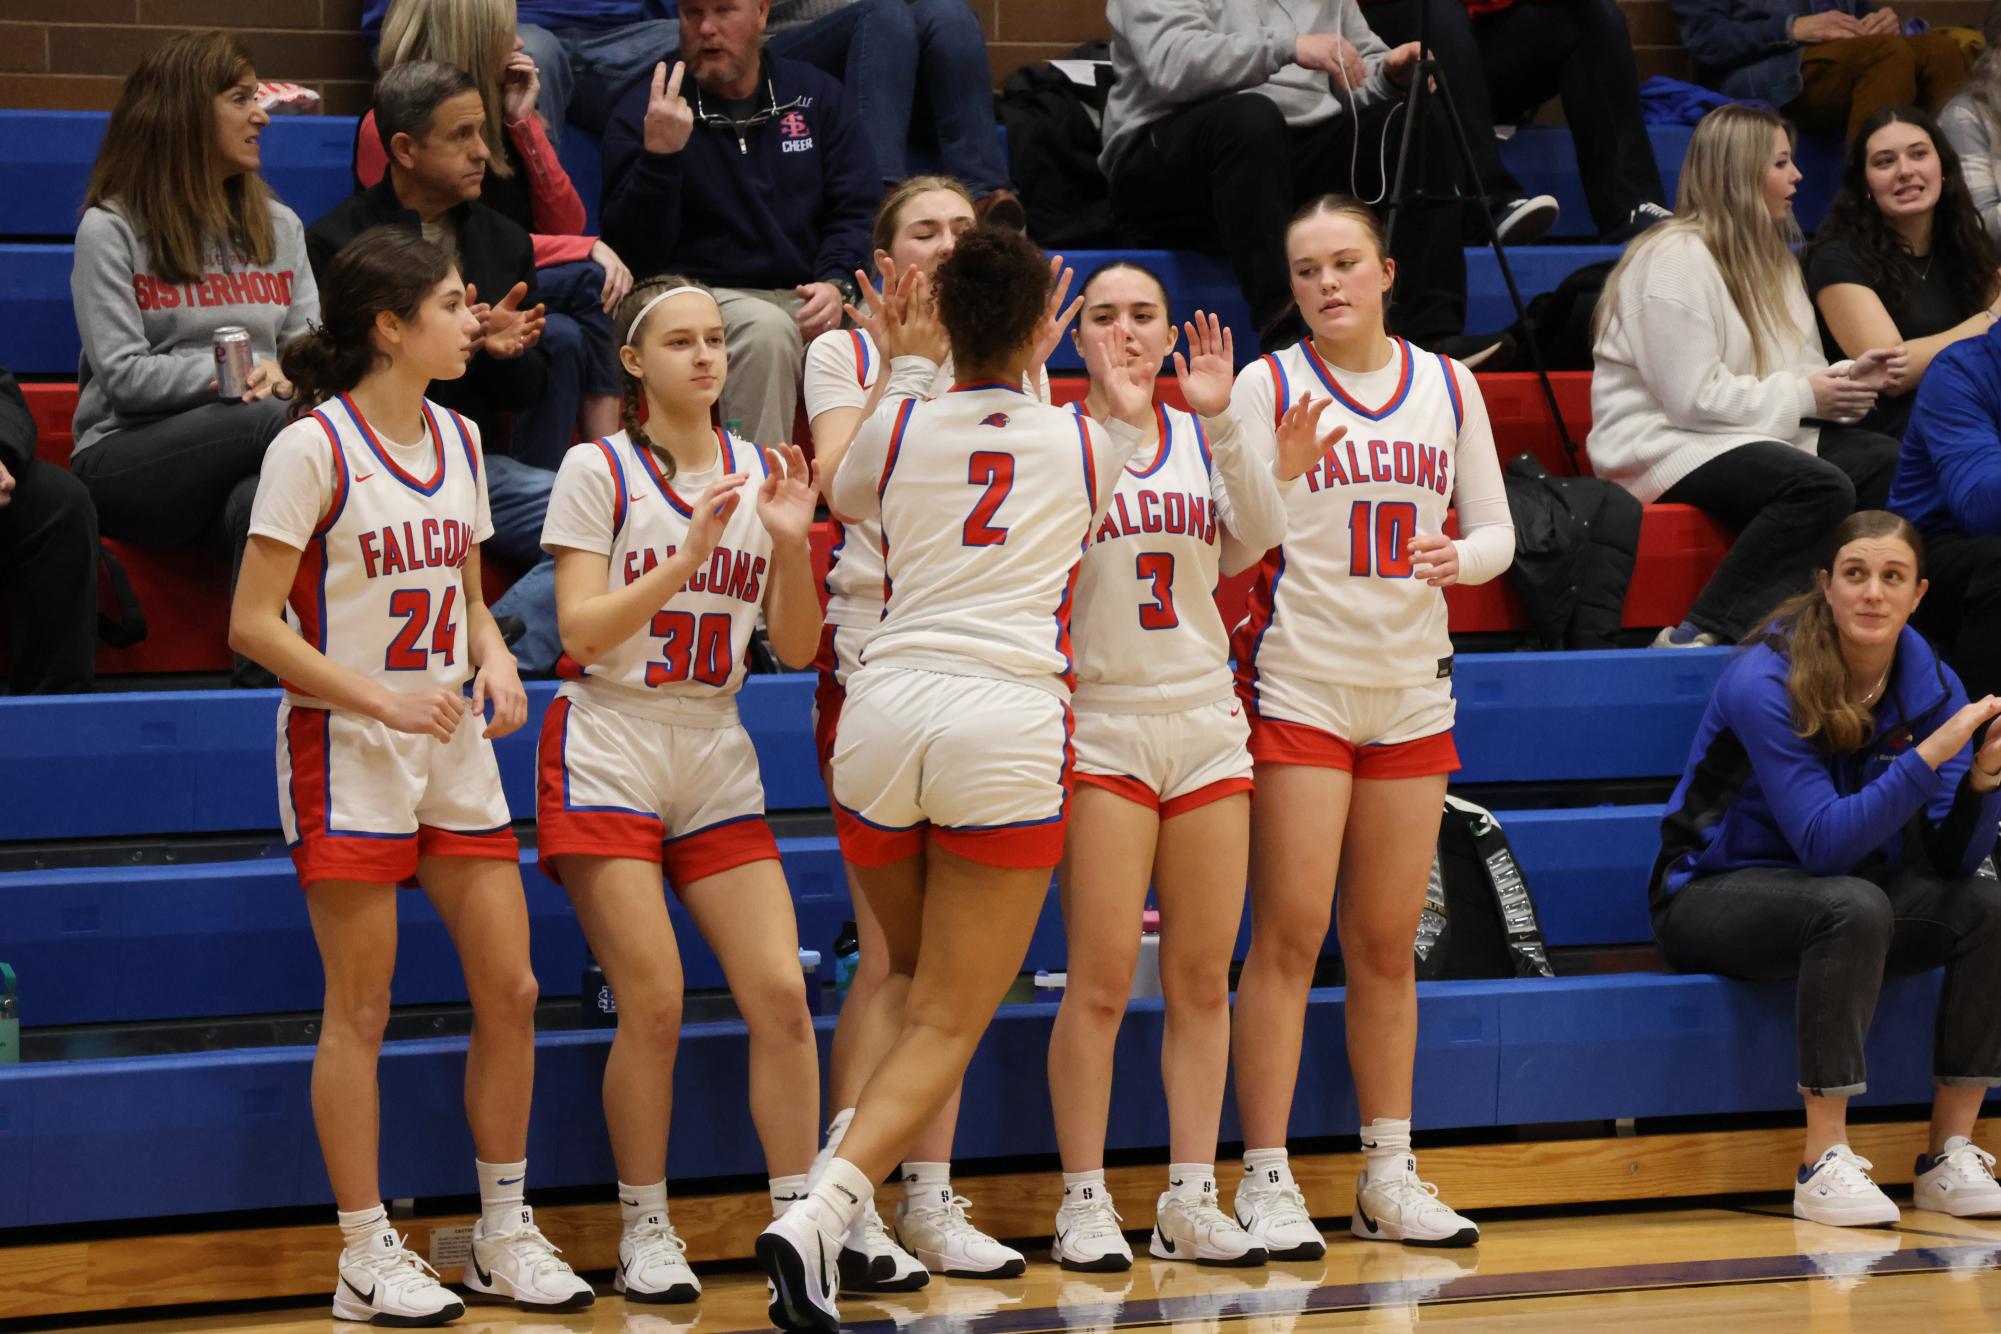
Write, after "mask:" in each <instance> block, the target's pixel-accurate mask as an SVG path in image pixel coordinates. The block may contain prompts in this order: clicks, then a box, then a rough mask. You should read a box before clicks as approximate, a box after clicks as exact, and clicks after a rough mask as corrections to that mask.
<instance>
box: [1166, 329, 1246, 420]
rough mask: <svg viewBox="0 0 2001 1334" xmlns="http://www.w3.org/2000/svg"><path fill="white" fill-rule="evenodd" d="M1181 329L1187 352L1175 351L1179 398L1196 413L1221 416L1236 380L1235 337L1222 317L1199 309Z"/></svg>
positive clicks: (1198, 414)
mask: <svg viewBox="0 0 2001 1334" xmlns="http://www.w3.org/2000/svg"><path fill="white" fill-rule="evenodd" d="M1181 331H1182V333H1183V334H1184V335H1186V336H1187V339H1188V355H1187V356H1186V357H1184V356H1182V355H1181V353H1179V352H1176V353H1175V354H1174V378H1175V379H1176V380H1178V381H1180V383H1181V397H1182V398H1184V399H1186V400H1187V402H1188V406H1189V407H1190V408H1192V409H1193V410H1194V411H1195V414H1196V415H1197V416H1201V417H1220V416H1222V415H1223V414H1224V413H1225V412H1227V411H1228V410H1229V407H1230V388H1231V386H1232V385H1234V384H1235V383H1236V365H1237V363H1236V343H1235V340H1234V339H1233V338H1232V337H1231V334H1230V331H1229V330H1228V329H1226V328H1224V327H1223V322H1222V321H1221V320H1219V319H1217V318H1216V317H1215V316H1214V315H1208V314H1204V313H1203V312H1202V311H1199V310H1198V311H1196V312H1195V318H1194V319H1193V320H1191V321H1189V322H1187V323H1185V324H1183V325H1182V326H1181Z"/></svg>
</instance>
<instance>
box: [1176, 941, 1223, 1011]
mask: <svg viewBox="0 0 2001 1334" xmlns="http://www.w3.org/2000/svg"><path fill="white" fill-rule="evenodd" d="M1160 991H1161V995H1163V996H1165V997H1166V998H1167V1004H1168V1006H1169V1007H1170V1008H1171V1009H1173V1010H1175V1011H1176V1012H1178V1013H1182V1014H1187V1015H1190V1016H1192V1017H1196V1018H1200V1017H1202V1016H1204V1015H1214V1014H1217V1013H1221V1012H1225V1011H1227V1010H1228V1009H1229V1008H1230V960H1229V956H1227V955H1224V956H1223V957H1221V958H1207V959H1183V958H1176V957H1173V956H1170V955H1163V956H1162V957H1161V960H1160Z"/></svg>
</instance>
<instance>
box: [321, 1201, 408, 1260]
mask: <svg viewBox="0 0 2001 1334" xmlns="http://www.w3.org/2000/svg"><path fill="white" fill-rule="evenodd" d="M334 1216H335V1217H336V1218H338V1219H339V1220H340V1242H341V1249H342V1250H344V1251H346V1252H347V1253H348V1254H349V1255H360V1254H361V1253H362V1252H364V1251H366V1250H368V1249H369V1248H370V1247H371V1246H377V1245H381V1243H380V1242H378V1241H377V1240H376V1239H377V1238H378V1237H380V1236H382V1235H383V1234H384V1233H388V1234H389V1235H390V1236H391V1237H394V1236H395V1235H396V1229H395V1228H394V1227H393V1226H391V1225H390V1222H389V1211H388V1210H387V1209H385V1208H383V1207H382V1206H381V1205H380V1204H377V1205H375V1206H373V1207H371V1208H367V1209H353V1210H348V1209H340V1210H336V1211H335V1213H334Z"/></svg>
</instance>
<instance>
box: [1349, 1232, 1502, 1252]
mask: <svg viewBox="0 0 2001 1334" xmlns="http://www.w3.org/2000/svg"><path fill="white" fill-rule="evenodd" d="M1353 1231H1354V1234H1355V1236H1356V1237H1358V1238H1360V1239H1361V1240H1363V1241H1393V1242H1396V1243H1397V1244H1398V1245H1402V1246H1424V1247H1428V1248H1430V1249H1432V1250H1440V1251H1444V1250H1457V1249H1460V1248H1462V1247H1466V1246H1478V1245H1479V1244H1480V1229H1479V1228H1477V1227H1462V1228H1460V1229H1459V1230H1458V1231H1457V1232H1454V1233H1452V1234H1451V1235H1450V1236H1445V1237H1393V1236H1391V1235H1390V1234H1389V1232H1388V1231H1387V1230H1386V1229H1378V1230H1377V1231H1375V1232H1364V1231H1362V1230H1361V1229H1360V1228H1355V1229H1353Z"/></svg>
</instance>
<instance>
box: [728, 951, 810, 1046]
mask: <svg viewBox="0 0 2001 1334" xmlns="http://www.w3.org/2000/svg"><path fill="white" fill-rule="evenodd" d="M737 1008H738V1009H739V1010H741V1011H742V1012H743V1018H744V1023H745V1024H746V1025H748V1026H749V1028H750V1030H751V1031H752V1032H753V1033H755V1034H757V1035H758V1036H760V1037H764V1038H769V1039H771V1040H773V1041H778V1042H810V1041H811V1040H812V1037H813V1015H812V1012H811V1011H809V1010H808V1009H807V1008H806V981H805V977H804V975H803V974H801V973H800V972H799V970H797V969H792V970H790V971H789V973H785V974H779V975H775V976H772V977H768V978H764V979H761V980H760V981H758V982H755V983H753V984H752V985H751V986H749V987H747V988H745V994H743V995H742V996H739V997H737Z"/></svg>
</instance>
